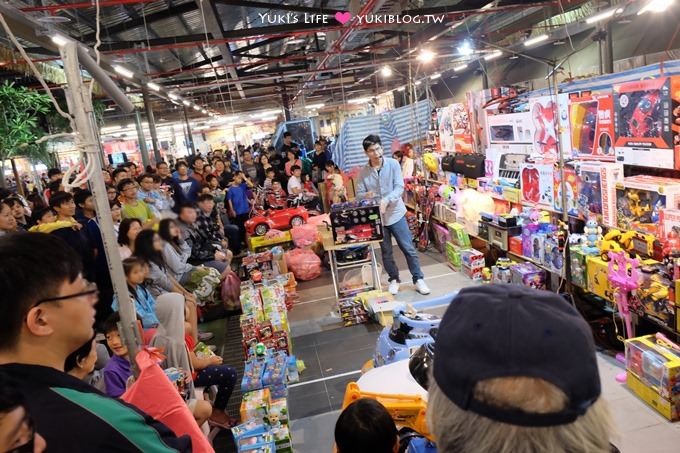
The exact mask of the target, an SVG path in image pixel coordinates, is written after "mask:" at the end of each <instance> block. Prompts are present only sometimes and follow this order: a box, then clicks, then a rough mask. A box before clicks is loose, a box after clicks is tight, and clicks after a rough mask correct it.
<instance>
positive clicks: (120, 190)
mask: <svg viewBox="0 0 680 453" xmlns="http://www.w3.org/2000/svg"><path fill="white" fill-rule="evenodd" d="M130 184H132V185H134V184H135V182H134V181H133V180H132V179H131V178H125V179H123V180H122V181H121V182H119V183H118V185H117V186H116V190H117V191H118V193H123V190H124V189H125V186H129V185H130Z"/></svg>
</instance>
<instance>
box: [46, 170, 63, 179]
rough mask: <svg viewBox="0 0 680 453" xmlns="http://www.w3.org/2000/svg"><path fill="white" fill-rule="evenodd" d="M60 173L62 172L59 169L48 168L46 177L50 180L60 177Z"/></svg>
mask: <svg viewBox="0 0 680 453" xmlns="http://www.w3.org/2000/svg"><path fill="white" fill-rule="evenodd" d="M61 173H62V171H61V169H60V168H50V169H49V170H47V177H48V178H52V176H57V175H60V174H61Z"/></svg>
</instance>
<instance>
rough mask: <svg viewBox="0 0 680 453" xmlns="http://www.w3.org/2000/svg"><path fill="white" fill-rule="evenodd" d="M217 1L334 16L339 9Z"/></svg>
mask: <svg viewBox="0 0 680 453" xmlns="http://www.w3.org/2000/svg"><path fill="white" fill-rule="evenodd" d="M215 1H216V2H217V3H221V4H223V5H230V6H246V7H248V8H262V9H268V10H272V9H273V10H279V11H293V12H298V13H310V14H327V15H331V16H334V15H335V13H337V12H344V11H341V10H339V9H328V8H315V7H313V6H299V5H284V4H281V3H266V2H254V1H250V0H215Z"/></svg>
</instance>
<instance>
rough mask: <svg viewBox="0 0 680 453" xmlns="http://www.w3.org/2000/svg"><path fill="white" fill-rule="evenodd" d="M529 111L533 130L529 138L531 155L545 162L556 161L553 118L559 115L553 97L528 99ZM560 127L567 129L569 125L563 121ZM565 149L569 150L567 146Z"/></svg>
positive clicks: (556, 133)
mask: <svg viewBox="0 0 680 453" xmlns="http://www.w3.org/2000/svg"><path fill="white" fill-rule="evenodd" d="M565 100H566V98H565ZM529 111H530V112H531V119H532V121H533V129H534V130H533V136H532V137H531V146H532V151H531V155H532V156H535V157H537V158H541V159H547V160H555V159H557V158H558V155H557V150H558V149H559V147H558V143H557V142H558V131H557V130H556V119H555V117H556V116H557V115H558V114H559V113H558V110H557V102H556V99H555V97H554V96H538V97H531V98H529ZM565 113H566V112H565ZM562 126H563V127H564V128H565V129H568V128H569V124H566V121H563V124H562ZM565 138H566V137H565ZM566 149H569V146H568V145H567V146H566V148H565V150H566Z"/></svg>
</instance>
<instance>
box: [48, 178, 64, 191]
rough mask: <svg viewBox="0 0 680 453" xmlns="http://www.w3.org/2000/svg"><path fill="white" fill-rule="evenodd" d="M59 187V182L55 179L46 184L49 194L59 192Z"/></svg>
mask: <svg viewBox="0 0 680 453" xmlns="http://www.w3.org/2000/svg"><path fill="white" fill-rule="evenodd" d="M60 186H61V180H59V179H57V180H56V181H52V182H50V183H48V184H47V188H48V189H50V193H55V192H59V187H60Z"/></svg>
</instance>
